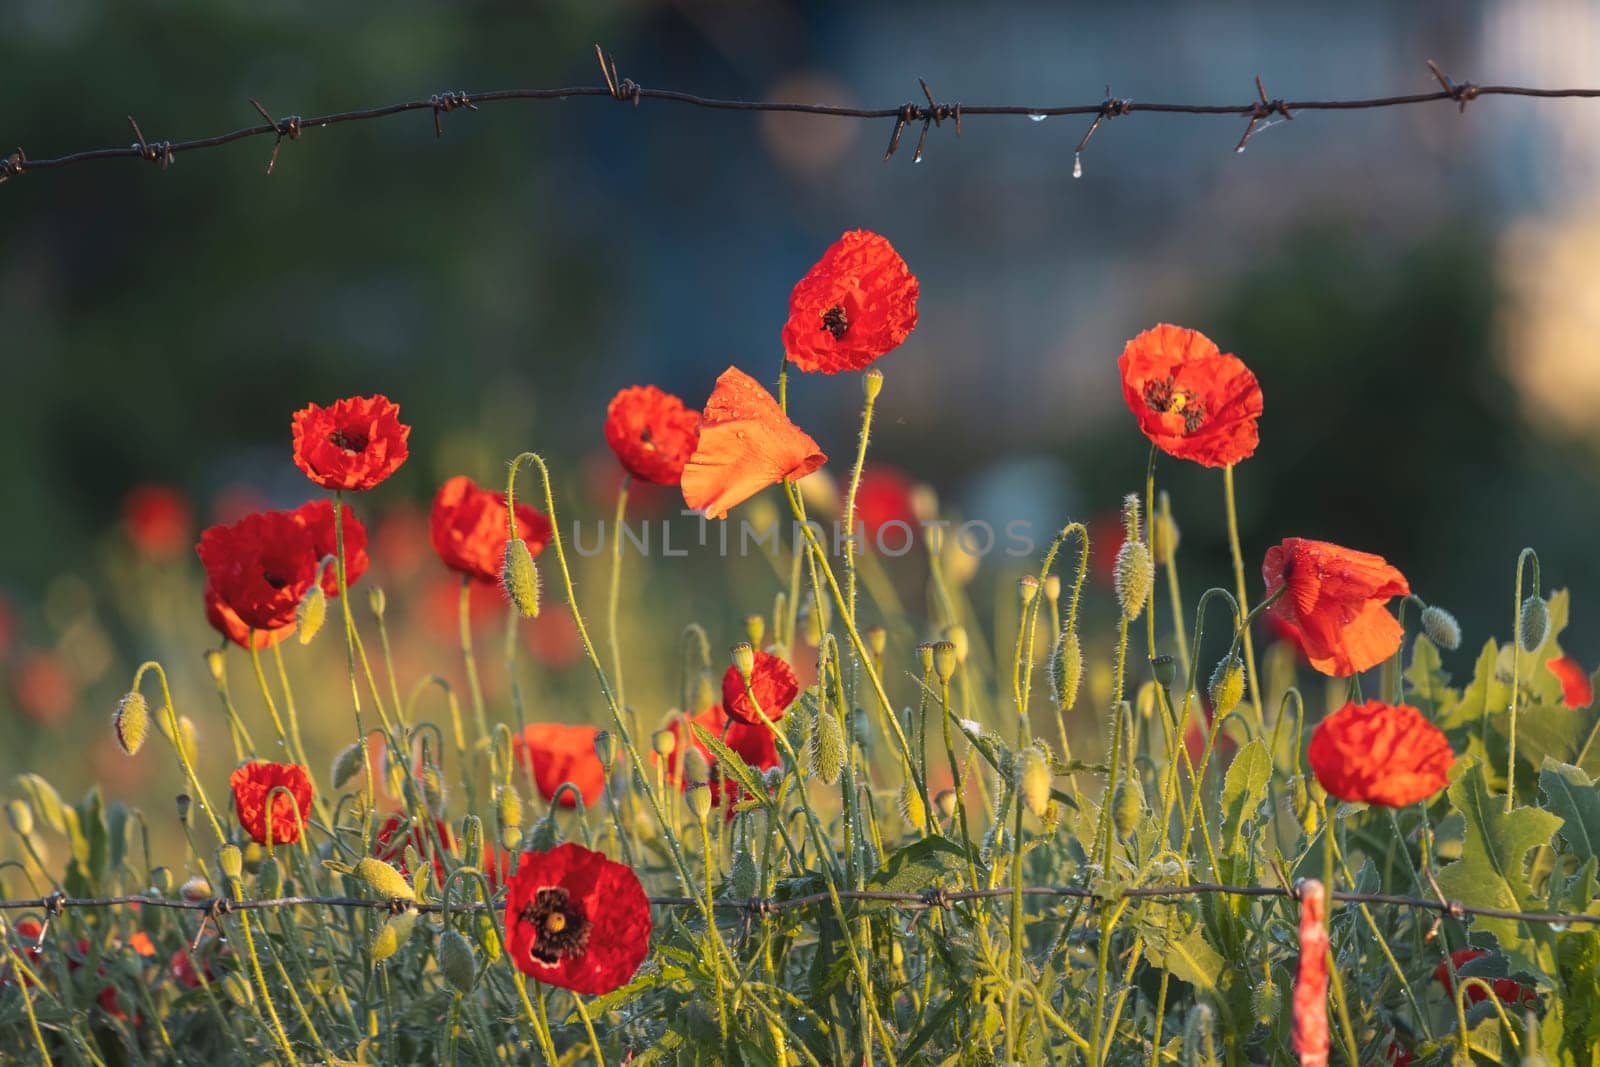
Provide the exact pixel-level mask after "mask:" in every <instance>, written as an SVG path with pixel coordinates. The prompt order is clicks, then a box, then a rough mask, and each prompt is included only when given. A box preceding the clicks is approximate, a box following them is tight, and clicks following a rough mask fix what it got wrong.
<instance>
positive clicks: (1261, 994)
mask: <svg viewBox="0 0 1600 1067" xmlns="http://www.w3.org/2000/svg"><path fill="white" fill-rule="evenodd" d="M1250 1010H1251V1012H1252V1013H1254V1015H1255V1018H1256V1022H1258V1023H1260V1024H1261V1025H1262V1026H1271V1025H1272V1022H1273V1020H1275V1019H1277V1018H1278V1017H1279V1013H1280V1012H1282V1011H1283V1004H1282V998H1281V997H1280V996H1279V995H1278V983H1277V982H1275V981H1273V980H1272V971H1271V970H1270V969H1269V970H1268V971H1267V975H1266V977H1265V978H1264V979H1263V980H1262V981H1261V983H1260V984H1259V985H1257V986H1256V987H1255V988H1254V989H1252V990H1251V991H1250Z"/></svg>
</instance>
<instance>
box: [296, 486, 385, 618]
mask: <svg viewBox="0 0 1600 1067" xmlns="http://www.w3.org/2000/svg"><path fill="white" fill-rule="evenodd" d="M341 510H342V513H343V518H344V523H343V525H344V580H345V585H346V586H352V585H355V584H356V581H357V579H359V578H360V577H361V576H362V575H363V574H365V573H367V567H368V566H369V565H370V563H371V561H370V560H369V559H367V528H366V527H365V526H363V525H362V524H361V520H360V519H358V518H356V517H355V515H354V513H352V512H351V510H350V505H348V504H346V505H345V506H344V507H343V509H341ZM290 514H291V515H293V516H294V517H295V518H296V519H297V520H298V521H299V522H300V524H301V525H302V526H303V527H304V528H305V531H306V535H307V537H308V539H309V545H308V547H309V550H310V552H311V555H312V558H313V559H316V560H318V561H321V560H324V559H328V558H329V557H331V556H336V555H338V551H337V550H338V532H337V531H335V530H334V528H333V501H331V500H326V499H324V500H311V501H307V502H306V503H304V504H301V505H300V506H299V507H297V508H295V509H294V510H293V511H292V512H290ZM322 591H323V593H324V594H326V595H327V596H338V595H339V568H338V566H337V565H336V564H333V563H329V564H328V566H327V567H326V568H324V569H323V572H322Z"/></svg>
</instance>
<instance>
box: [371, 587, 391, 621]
mask: <svg viewBox="0 0 1600 1067" xmlns="http://www.w3.org/2000/svg"><path fill="white" fill-rule="evenodd" d="M367 607H369V608H371V609H372V614H373V615H374V616H376V617H377V618H380V619H381V618H383V613H384V612H385V611H387V610H388V609H389V598H388V597H386V596H384V595H383V586H381V585H373V586H368V587H367Z"/></svg>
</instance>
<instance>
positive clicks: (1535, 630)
mask: <svg viewBox="0 0 1600 1067" xmlns="http://www.w3.org/2000/svg"><path fill="white" fill-rule="evenodd" d="M1549 628H1550V607H1549V605H1547V604H1546V603H1545V602H1544V598H1543V597H1541V596H1537V595H1535V596H1530V597H1529V598H1528V599H1527V600H1524V601H1523V602H1522V627H1521V629H1522V650H1523V651H1524V652H1534V651H1536V650H1537V649H1538V648H1539V646H1540V645H1542V644H1544V635H1545V631H1546V630H1548V629H1549Z"/></svg>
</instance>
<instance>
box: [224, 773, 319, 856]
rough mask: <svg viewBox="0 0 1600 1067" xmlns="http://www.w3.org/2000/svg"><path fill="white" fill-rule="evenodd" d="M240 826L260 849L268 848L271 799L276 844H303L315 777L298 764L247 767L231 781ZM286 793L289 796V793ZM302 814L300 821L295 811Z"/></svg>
mask: <svg viewBox="0 0 1600 1067" xmlns="http://www.w3.org/2000/svg"><path fill="white" fill-rule="evenodd" d="M228 784H229V785H231V786H232V787H233V806H234V810H236V811H237V812H238V813H239V825H240V826H243V827H244V830H245V833H247V834H249V835H250V839H251V840H252V841H254V842H255V843H256V844H258V845H265V844H267V843H268V842H267V809H268V803H269V801H268V797H269V796H270V797H271V801H270V803H271V810H272V842H271V843H272V844H275V845H292V844H294V843H295V842H296V841H298V840H300V826H301V824H302V823H303V822H305V821H306V820H307V819H309V818H310V817H311V777H310V775H308V774H306V769H305V768H304V767H302V766H300V765H299V764H298V763H265V762H257V763H246V764H245V765H244V766H242V767H239V768H238V769H236V770H235V771H234V772H233V774H232V775H231V776H230V777H229V778H228ZM284 790H287V791H288V792H287V793H285V792H284ZM296 809H298V810H299V818H298V819H297V818H295V811H296Z"/></svg>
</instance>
